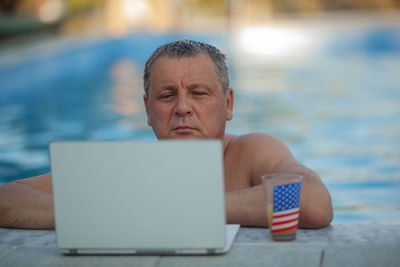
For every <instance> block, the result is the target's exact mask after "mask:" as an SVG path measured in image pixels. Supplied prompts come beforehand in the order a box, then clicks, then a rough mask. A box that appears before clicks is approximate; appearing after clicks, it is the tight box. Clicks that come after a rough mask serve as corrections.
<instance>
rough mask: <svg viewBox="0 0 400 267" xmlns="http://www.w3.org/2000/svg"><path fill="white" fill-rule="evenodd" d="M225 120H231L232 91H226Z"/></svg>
mask: <svg viewBox="0 0 400 267" xmlns="http://www.w3.org/2000/svg"><path fill="white" fill-rule="evenodd" d="M225 113H226V115H225V116H226V120H227V121H230V120H231V119H232V118H233V89H232V88H228V89H227V90H226V111H225Z"/></svg>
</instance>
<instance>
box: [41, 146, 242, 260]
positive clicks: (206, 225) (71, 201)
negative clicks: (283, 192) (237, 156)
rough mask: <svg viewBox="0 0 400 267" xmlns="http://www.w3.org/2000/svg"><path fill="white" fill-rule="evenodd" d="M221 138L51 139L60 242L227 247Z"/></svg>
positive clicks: (120, 249)
mask: <svg viewBox="0 0 400 267" xmlns="http://www.w3.org/2000/svg"><path fill="white" fill-rule="evenodd" d="M222 150H223V149H222V143H221V142H220V141H219V140H196V141H184V140H176V141H173V140H168V141H103V142H53V143H51V144H50V146H49V151H50V162H51V172H52V186H53V194H54V210H55V228H56V236H57V245H58V247H59V249H60V252H61V253H64V254H140V255H179V254H207V255H208V254H222V253H226V252H227V251H228V250H229V249H230V247H231V246H232V243H233V240H234V238H235V236H236V234H237V232H238V229H239V225H226V220H225V203H224V199H225V198H224V174H223V155H222Z"/></svg>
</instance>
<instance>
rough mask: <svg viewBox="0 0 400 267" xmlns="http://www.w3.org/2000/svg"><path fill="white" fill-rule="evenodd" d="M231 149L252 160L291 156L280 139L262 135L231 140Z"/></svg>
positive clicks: (246, 135)
mask: <svg viewBox="0 0 400 267" xmlns="http://www.w3.org/2000/svg"><path fill="white" fill-rule="evenodd" d="M231 147H232V149H235V150H239V151H240V152H241V153H245V154H246V155H247V156H250V157H251V159H253V160H257V159H260V160H265V159H271V160H272V159H277V160H279V158H280V157H287V156H291V153H290V151H289V149H288V147H287V146H286V145H285V143H284V142H282V141H281V140H280V139H278V138H276V137H274V136H271V135H268V134H264V133H249V134H244V135H240V136H236V137H234V138H233V140H232V143H231Z"/></svg>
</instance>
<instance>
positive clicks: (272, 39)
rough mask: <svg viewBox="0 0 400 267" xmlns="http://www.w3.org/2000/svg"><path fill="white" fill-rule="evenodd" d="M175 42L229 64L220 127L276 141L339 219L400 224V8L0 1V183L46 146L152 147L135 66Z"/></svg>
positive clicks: (360, 2) (29, 171)
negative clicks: (228, 93) (218, 54)
mask: <svg viewBox="0 0 400 267" xmlns="http://www.w3.org/2000/svg"><path fill="white" fill-rule="evenodd" d="M177 39H195V40H199V41H205V42H208V43H211V44H213V45H215V46H217V47H219V48H220V49H221V50H223V51H224V52H225V53H226V54H227V55H228V58H229V67H230V75H231V86H232V87H233V88H234V92H235V109H234V119H233V120H232V121H231V122H229V123H228V126H227V127H228V132H231V133H235V134H243V133H248V132H254V131H257V132H263V133H267V134H271V135H274V136H276V137H279V138H281V139H283V140H284V141H285V142H286V143H287V144H288V146H289V148H290V149H291V150H292V152H293V154H294V155H295V157H296V158H298V159H299V160H300V162H302V163H304V164H305V165H307V166H309V167H311V168H312V169H314V170H316V171H317V172H318V173H319V174H320V176H321V178H322V179H323V181H324V183H325V184H326V185H327V186H328V188H329V190H330V192H331V194H332V198H333V204H334V209H335V218H334V223H354V222H356V223H372V222H380V223H399V222H400V194H399V193H398V192H400V149H399V148H400V139H399V137H400V123H399V122H400V0H329V1H328V0H297V1H295V0H269V1H267V0H263V1H262V0H187V1H184V0H165V1H163V0H97V1H95V0H81V1H80V0H14V1H13V0H0V184H3V183H6V182H10V181H13V180H16V179H20V178H24V177H30V176H34V175H39V174H42V173H45V172H49V171H50V166H49V156H48V144H49V142H52V141H58V140H128V139H129V140H155V137H154V134H153V133H152V130H151V128H149V127H148V126H147V124H146V115H145V110H144V107H143V104H142V95H143V89H142V71H143V66H144V63H145V61H146V59H147V57H148V56H149V55H150V54H151V52H152V51H153V50H154V49H155V48H156V47H158V46H159V45H161V44H163V43H165V42H169V41H173V40H177Z"/></svg>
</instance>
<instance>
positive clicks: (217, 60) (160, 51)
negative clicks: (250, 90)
mask: <svg viewBox="0 0 400 267" xmlns="http://www.w3.org/2000/svg"><path fill="white" fill-rule="evenodd" d="M200 53H204V54H206V55H208V56H209V57H210V58H211V59H212V61H213V62H214V64H215V66H216V69H217V75H218V78H219V81H220V83H221V85H222V89H223V90H224V93H225V92H226V90H227V89H228V87H229V70H228V66H227V63H226V61H227V59H226V56H225V54H223V53H222V52H221V51H220V50H219V49H218V48H216V47H215V46H212V45H210V44H206V43H202V42H198V41H192V40H180V41H174V42H170V43H167V44H164V45H162V46H160V47H158V48H157V49H156V50H154V52H153V54H151V56H150V57H149V59H148V60H147V62H146V65H145V68H144V74H143V87H144V91H145V93H146V95H147V96H148V95H149V88H150V74H151V70H152V68H153V65H154V62H156V61H157V59H159V58H160V57H163V56H167V57H171V58H182V57H193V56H196V55H198V54H200Z"/></svg>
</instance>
